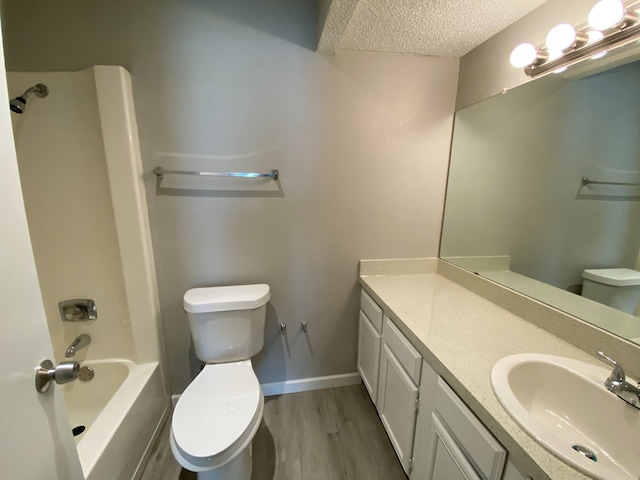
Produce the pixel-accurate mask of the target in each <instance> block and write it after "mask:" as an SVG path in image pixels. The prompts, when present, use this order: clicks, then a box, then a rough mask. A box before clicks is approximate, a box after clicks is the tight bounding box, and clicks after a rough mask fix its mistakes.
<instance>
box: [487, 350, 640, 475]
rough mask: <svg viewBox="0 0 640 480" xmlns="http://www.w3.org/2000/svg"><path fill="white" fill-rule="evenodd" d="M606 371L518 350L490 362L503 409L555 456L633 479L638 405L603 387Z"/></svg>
mask: <svg viewBox="0 0 640 480" xmlns="http://www.w3.org/2000/svg"><path fill="white" fill-rule="evenodd" d="M610 373H611V370H610V369H607V368H604V367H598V366H595V365H592V364H590V363H585V362H580V361H578V360H572V359H569V358H563V357H555V356H551V355H538V354H521V355H512V356H510V357H505V358H503V359H502V360H500V361H499V362H498V363H496V365H495V366H494V367H493V371H492V372H491V385H492V386H493V390H494V392H495V393H496V396H497V397H498V400H499V401H500V403H501V404H502V406H503V407H504V408H505V409H506V410H507V412H508V413H509V415H511V417H513V419H514V420H515V421H516V422H517V423H518V424H519V425H520V426H521V427H522V428H523V429H524V430H525V431H527V433H529V435H531V436H532V437H533V438H534V439H535V440H536V441H538V442H539V443H540V444H541V445H542V446H544V447H545V448H547V449H548V450H550V451H551V452H552V453H553V454H554V455H556V456H557V457H558V458H560V459H561V460H563V461H565V462H567V463H569V464H570V465H572V466H573V467H575V468H577V469H578V470H580V471H582V472H583V473H585V474H587V475H589V476H592V477H594V478H598V479H602V480H638V479H639V478H640V410H638V409H636V408H634V407H632V406H630V405H628V404H627V403H625V402H624V401H622V400H621V399H619V398H618V397H617V396H615V395H614V394H612V393H611V392H609V391H607V389H606V388H605V387H604V385H603V383H604V380H605V379H606V378H607V377H608V376H609V374H610ZM627 381H629V382H631V380H630V379H627ZM589 457H591V458H589Z"/></svg>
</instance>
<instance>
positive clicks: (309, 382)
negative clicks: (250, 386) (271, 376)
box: [260, 372, 362, 397]
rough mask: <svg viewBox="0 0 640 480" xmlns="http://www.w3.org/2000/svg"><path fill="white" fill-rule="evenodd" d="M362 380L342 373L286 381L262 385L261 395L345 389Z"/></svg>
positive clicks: (357, 374)
mask: <svg viewBox="0 0 640 480" xmlns="http://www.w3.org/2000/svg"><path fill="white" fill-rule="evenodd" d="M361 381H362V380H361V379H360V374H359V373H358V372H354V373H344V374H342V375H329V376H326V377H311V378H300V379H297V380H287V381H285V382H275V383H263V384H262V385H260V386H261V387H262V393H263V394H264V396H265V397H270V396H272V395H282V394H285V393H297V392H308V391H311V390H322V389H323V388H334V387H346V386H348V385H357V384H358V383H360V382H361Z"/></svg>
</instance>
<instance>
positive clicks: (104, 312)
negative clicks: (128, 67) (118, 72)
mask: <svg viewBox="0 0 640 480" xmlns="http://www.w3.org/2000/svg"><path fill="white" fill-rule="evenodd" d="M7 77H8V84H9V95H10V96H11V97H15V96H17V95H20V94H21V93H22V92H24V91H25V90H26V89H27V88H29V87H30V86H32V85H35V84H36V83H44V84H45V85H47V87H49V96H47V97H46V98H43V99H40V98H37V97H36V96H35V95H32V96H31V97H30V98H29V101H28V103H27V110H26V112H25V113H24V114H23V115H16V114H15V113H12V115H11V117H12V120H13V121H14V135H15V141H16V151H17V154H18V166H19V168H20V180H21V184H22V191H23V195H24V201H25V207H26V210H27V218H28V221H29V232H30V234H31V241H32V245H33V252H34V256H35V259H36V267H37V270H38V280H39V282H40V288H41V291H42V296H43V302H44V306H45V312H46V315H47V323H48V326H49V331H50V333H51V340H52V343H53V347H54V352H55V356H56V360H57V361H62V360H64V359H65V358H64V352H65V350H66V348H67V347H68V346H69V345H70V344H71V342H72V341H73V340H74V338H75V337H77V336H78V335H79V334H81V333H87V334H89V335H90V336H91V337H92V343H91V344H90V345H89V347H88V348H85V349H82V350H80V351H79V352H78V354H77V355H76V357H75V359H76V360H79V361H83V360H85V359H87V358H88V359H97V358H110V357H124V358H132V359H134V358H135V356H134V353H133V342H132V336H131V325H130V316H129V309H128V304H127V298H126V294H125V286H124V278H123V272H122V263H121V259H120V251H119V248H118V239H117V236H116V226H115V222H114V214H113V207H112V203H111V192H110V190H109V182H108V179H107V166H106V163H105V156H104V145H103V140H102V130H101V127H100V118H99V116H98V104H97V97H96V86H95V79H94V75H93V70H92V69H89V70H84V71H80V72H76V73H66V72H65V73H52V72H37V73H35V72H31V73H15V72H10V73H8V74H7ZM72 298H91V299H93V300H95V302H96V306H97V308H98V319H97V320H94V321H88V322H78V323H75V322H73V323H72V322H62V320H61V318H60V314H59V312H58V302H60V301H62V300H68V299H72Z"/></svg>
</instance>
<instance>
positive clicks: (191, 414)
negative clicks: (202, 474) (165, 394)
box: [171, 360, 264, 472]
mask: <svg viewBox="0 0 640 480" xmlns="http://www.w3.org/2000/svg"><path fill="white" fill-rule="evenodd" d="M263 409H264V396H263V395H262V390H261V389H260V383H259V382H258V379H257V377H256V375H255V372H254V371H253V368H252V366H251V361H250V360H246V361H242V362H233V363H223V364H216V365H206V366H205V367H204V369H203V370H202V371H201V372H200V374H198V376H197V377H196V378H195V379H194V380H193V382H191V384H190V385H189V386H188V387H187V389H186V390H185V391H184V393H183V394H182V395H181V396H180V399H179V400H178V403H177V404H176V407H175V409H174V412H173V419H172V422H171V449H172V450H173V453H174V455H175V456H176V458H177V459H178V461H179V462H180V464H181V465H182V466H183V467H185V468H187V469H188V470H191V471H196V472H197V471H206V470H211V469H213V468H218V467H220V466H222V465H224V464H226V463H227V462H230V461H231V460H233V459H234V458H235V457H236V456H237V455H238V454H240V453H241V452H242V451H243V449H244V448H246V447H247V446H248V444H249V443H250V442H251V440H252V439H253V437H254V435H255V432H256V431H257V430H258V427H259V426H260V422H261V420H262V412H263Z"/></svg>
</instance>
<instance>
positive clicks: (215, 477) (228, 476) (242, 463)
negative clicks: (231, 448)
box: [198, 444, 252, 480]
mask: <svg viewBox="0 0 640 480" xmlns="http://www.w3.org/2000/svg"><path fill="white" fill-rule="evenodd" d="M251 457H252V456H251V444H249V446H248V447H247V448H245V449H244V450H243V451H242V453H241V454H240V455H238V456H237V457H236V458H234V459H233V460H231V461H230V462H229V463H227V464H225V465H223V466H221V467H219V468H216V469H214V470H209V471H207V472H198V480H250V479H251V467H252V463H251V462H252V460H251Z"/></svg>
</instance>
